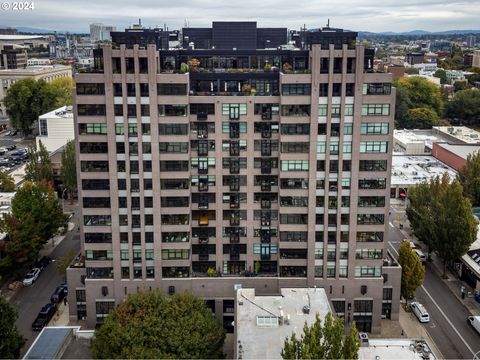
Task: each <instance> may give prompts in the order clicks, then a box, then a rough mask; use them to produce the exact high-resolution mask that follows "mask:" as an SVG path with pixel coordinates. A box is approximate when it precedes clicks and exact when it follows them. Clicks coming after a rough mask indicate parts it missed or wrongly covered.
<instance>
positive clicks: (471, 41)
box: [467, 35, 477, 48]
mask: <svg viewBox="0 0 480 360" xmlns="http://www.w3.org/2000/svg"><path fill="white" fill-rule="evenodd" d="M475 45H477V37H476V36H475V35H468V36H467V47H469V48H474V47H475Z"/></svg>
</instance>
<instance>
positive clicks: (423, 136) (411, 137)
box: [393, 129, 447, 149]
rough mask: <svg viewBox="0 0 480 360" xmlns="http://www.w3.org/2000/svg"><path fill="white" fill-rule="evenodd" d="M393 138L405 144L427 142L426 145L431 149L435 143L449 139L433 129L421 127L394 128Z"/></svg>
mask: <svg viewBox="0 0 480 360" xmlns="http://www.w3.org/2000/svg"><path fill="white" fill-rule="evenodd" d="M393 138H394V140H395V141H397V142H399V143H401V144H402V145H403V146H407V145H408V144H412V143H425V146H426V147H428V148H430V149H431V148H432V146H433V143H437V142H444V141H447V139H446V138H444V137H442V136H441V135H440V134H434V133H433V132H432V130H419V129H411V130H409V129H403V130H393Z"/></svg>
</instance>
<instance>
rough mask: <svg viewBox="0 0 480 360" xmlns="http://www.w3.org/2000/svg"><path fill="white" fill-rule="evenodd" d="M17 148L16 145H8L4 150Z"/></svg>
mask: <svg viewBox="0 0 480 360" xmlns="http://www.w3.org/2000/svg"><path fill="white" fill-rule="evenodd" d="M16 148H17V145H14V144H12V145H8V146H5V149H7V150H8V151H11V150H15V149H16Z"/></svg>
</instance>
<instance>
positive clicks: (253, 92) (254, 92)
mask: <svg viewBox="0 0 480 360" xmlns="http://www.w3.org/2000/svg"><path fill="white" fill-rule="evenodd" d="M250 93H251V94H252V96H255V95H257V89H255V88H252V91H251V92H250Z"/></svg>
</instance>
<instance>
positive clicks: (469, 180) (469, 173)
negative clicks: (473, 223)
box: [457, 151, 480, 206]
mask: <svg viewBox="0 0 480 360" xmlns="http://www.w3.org/2000/svg"><path fill="white" fill-rule="evenodd" d="M457 180H458V181H459V182H460V184H461V185H462V187H463V195H464V196H466V197H468V198H469V199H470V201H471V202H472V205H473V206H480V152H478V151H477V152H475V153H473V154H469V155H468V157H467V163H466V164H465V166H463V167H461V168H460V169H458V174H457Z"/></svg>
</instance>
